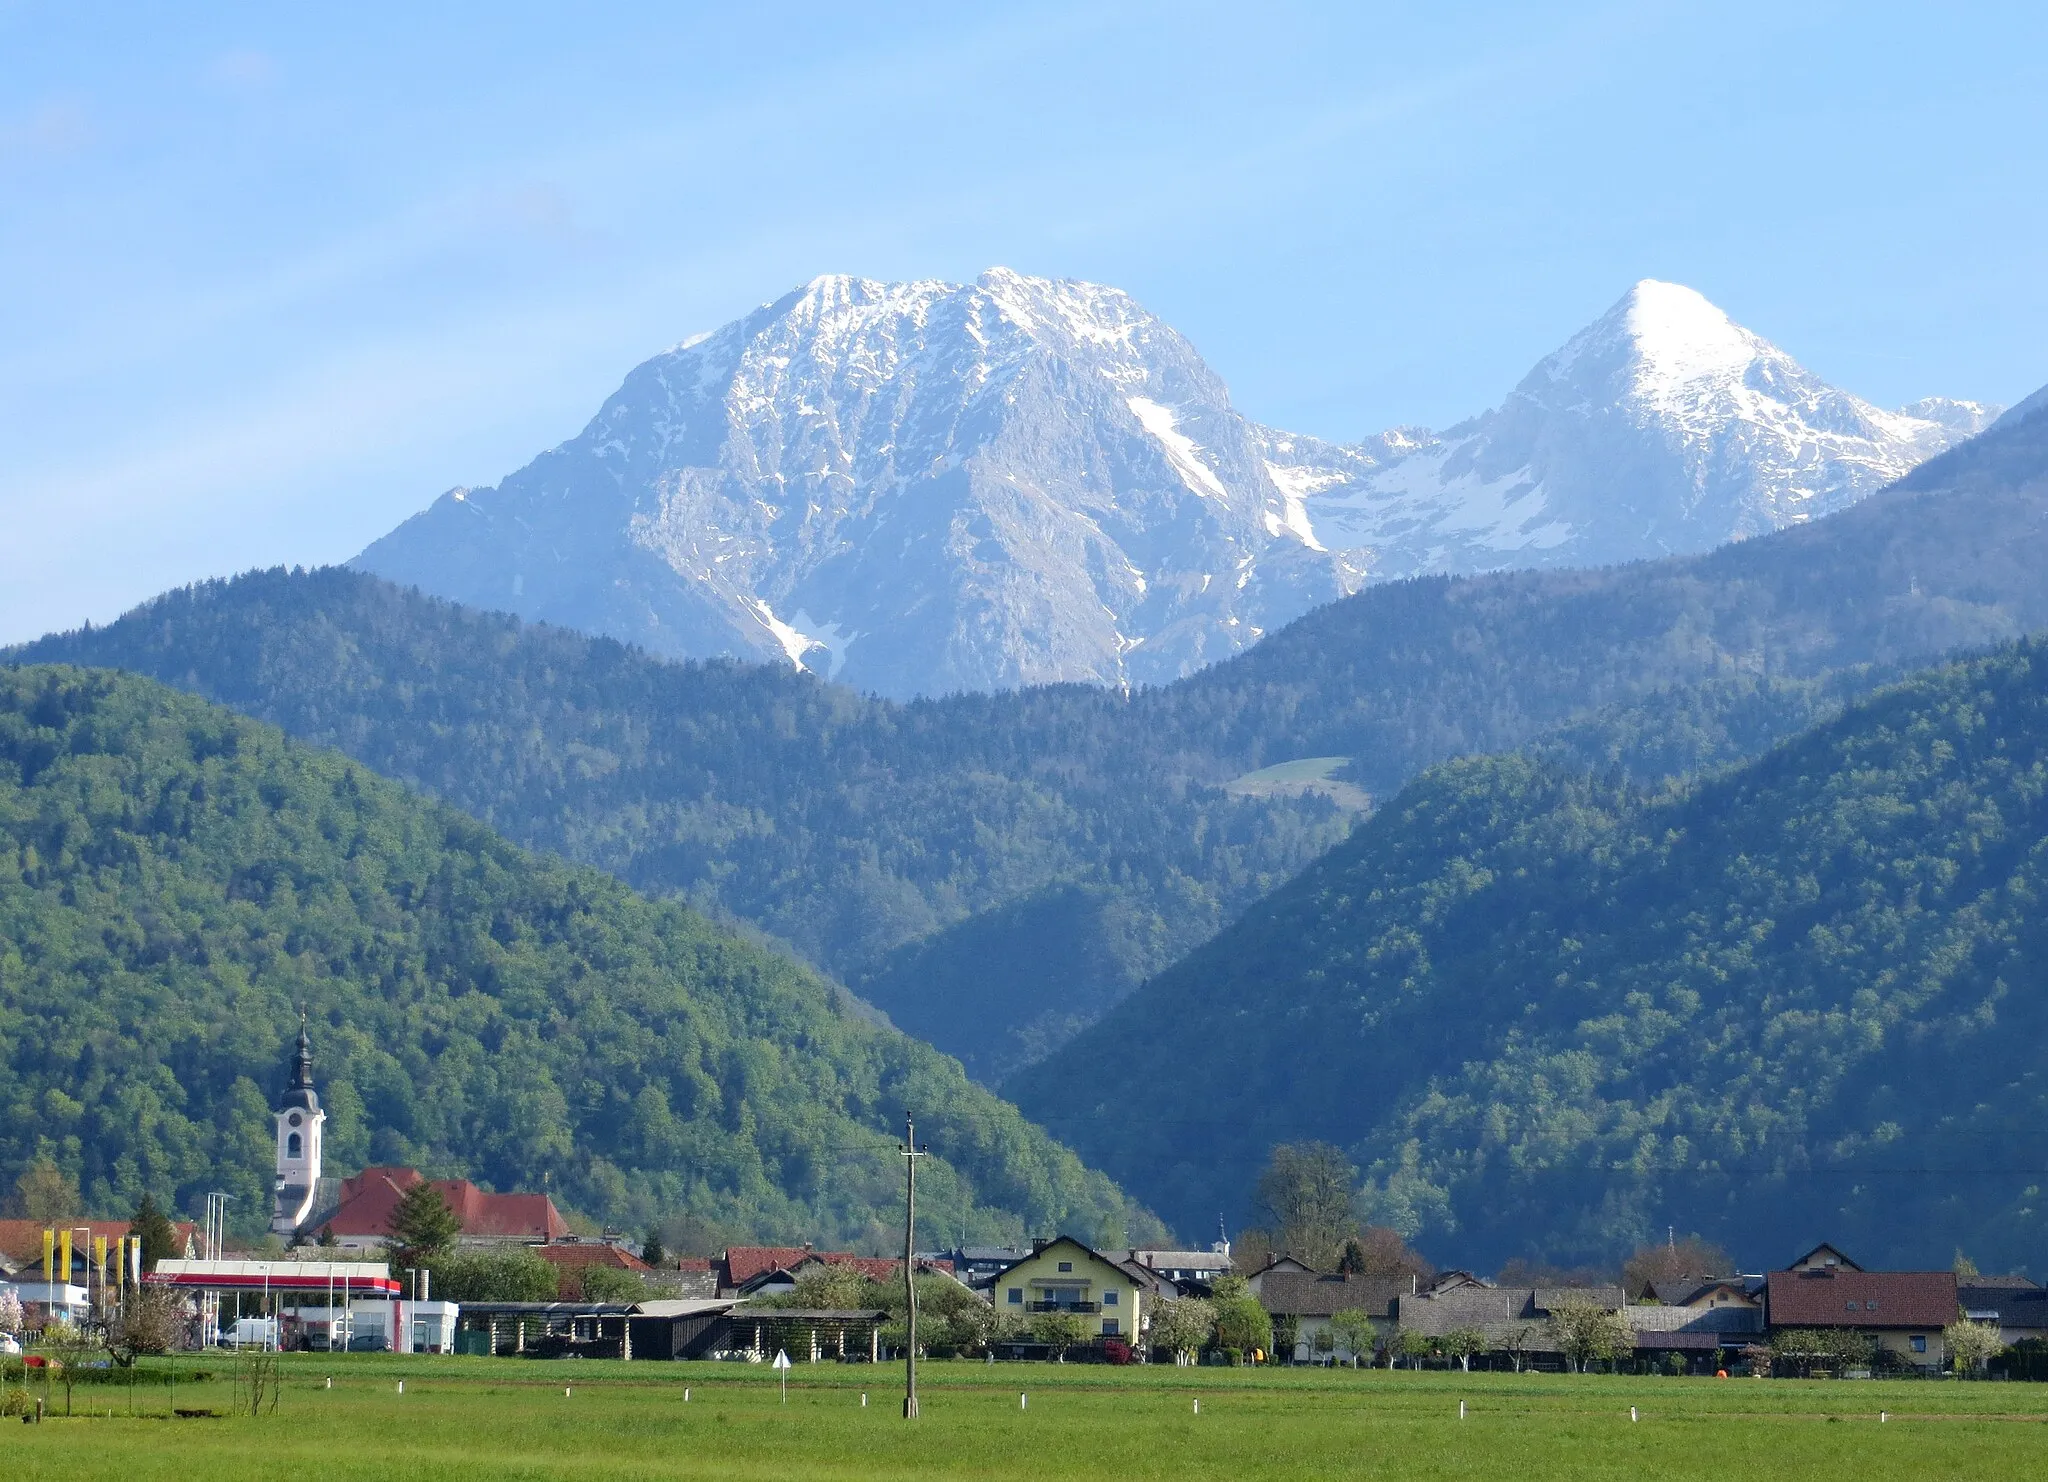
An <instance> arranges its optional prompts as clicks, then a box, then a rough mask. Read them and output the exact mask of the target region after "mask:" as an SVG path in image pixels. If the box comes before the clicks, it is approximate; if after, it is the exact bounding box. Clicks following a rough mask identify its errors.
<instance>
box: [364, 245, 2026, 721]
mask: <svg viewBox="0 0 2048 1482" xmlns="http://www.w3.org/2000/svg"><path fill="white" fill-rule="evenodd" d="M1989 415H1990V409H1986V408H1982V407H1978V406H1975V405H1972V404H1968V403H1960V402H1928V403H1922V404H1921V405H1919V406H1917V407H1913V408H1908V409H1907V410H1905V411H1902V412H1883V411H1879V410H1878V409H1876V408H1874V407H1871V406H1869V405H1867V404H1865V403H1863V402H1861V401H1858V400H1857V399H1856V398H1855V397H1853V396H1849V395H1847V394H1846V393H1844V392H1841V391H1837V390H1834V389H1833V388H1831V387H1829V386H1827V385H1825V384H1823V383H1822V382H1820V381H1819V380H1817V379H1816V378H1815V377H1813V376H1812V375H1811V374H1809V373H1808V372H1806V371H1805V370H1803V369H1801V368H1800V367H1799V366H1798V365H1797V364H1796V363H1795V362H1793V361H1792V360H1791V359H1790V358H1789V357H1787V356H1786V355H1785V354H1783V352H1781V351H1779V350H1776V349H1774V348H1773V347H1772V346H1770V345H1769V344H1767V343H1765V342H1764V341H1763V340H1761V339H1758V338H1757V337H1756V336H1754V335H1752V334H1750V333H1749V332H1748V331H1746V330H1743V329H1741V328H1740V327H1738V326H1736V325H1735V324H1733V323H1731V322H1730V321H1729V320H1728V318H1727V316H1726V315H1724V314H1722V313H1721V312H1720V311H1719V310H1717V309H1715V308H1714V307H1713V306H1712V305H1711V304H1709V303H1707V302H1706V300H1704V299H1703V298H1701V297H1700V296H1699V295H1698V294H1695V293H1693V292H1691V291H1690V290H1688V289H1684V288H1678V287H1675V286H1673V285H1670V284H1660V283H1649V282H1645V283H1642V284H1638V285H1637V286H1636V287H1635V288H1634V289H1632V290H1631V291H1630V293H1629V294H1628V296H1627V297H1626V298H1624V299H1623V300H1622V302H1621V303H1620V304H1617V305H1616V306H1615V308H1614V309H1613V310H1612V311H1611V312H1610V313H1608V314H1607V315H1606V316H1605V317H1603V318H1602V319H1601V320H1600V321H1599V322H1598V323H1596V324H1594V325H1592V326H1591V327H1589V328H1588V329H1586V330H1585V331H1583V332H1582V333H1581V334H1579V335H1577V336H1575V337H1574V338H1573V339H1572V341H1571V342H1570V343H1569V344H1568V345H1566V346H1565V347H1564V348H1563V349H1562V350H1560V351H1558V352H1557V353H1556V354H1554V355H1552V356H1550V357H1549V358H1547V359H1546V360H1544V361H1543V362H1542V363H1541V364H1540V365H1538V366H1537V368H1536V369H1535V370H1534V371H1532V372H1531V373H1530V375H1529V376H1528V378H1527V379H1526V380H1524V381H1523V383H1522V384H1521V386H1519V387H1517V388H1516V390H1515V392H1514V393H1513V394H1512V395H1511V396H1510V397H1509V398H1508V400H1507V401H1506V402H1505V403H1503V404H1502V406H1501V407H1499V408H1497V409H1496V410H1494V411H1492V412H1488V413H1486V414H1485V415H1484V416H1481V417H1478V418H1476V419H1474V420H1473V421H1471V422H1468V423H1465V424H1462V425H1461V426H1459V427H1455V428H1452V429H1451V430H1450V431H1448V432H1446V433H1443V434H1441V435H1434V434H1431V433H1429V432H1427V431H1425V430H1422V429H1413V428H1402V429H1396V430H1394V431H1391V432H1387V433H1383V434H1381V435H1380V436H1378V437H1376V438H1373V439H1370V440H1368V441H1366V442H1364V443H1358V444H1352V445H1336V444H1331V443H1326V442H1323V441H1320V440H1318V439H1315V438H1311V437H1306V436H1301V435H1297V434H1290V433H1284V432H1279V431H1276V430H1274V429H1271V428H1266V427H1261V426H1258V425H1256V424H1253V423H1251V422H1248V421H1247V420H1246V419H1245V418H1243V417H1241V416H1240V415H1238V413H1237V412H1236V411H1234V410H1233V409H1232V407H1231V405H1230V398H1229V394H1228V392H1227V391H1226V390H1225V388H1224V386H1223V383H1222V381H1221V380H1220V379H1219V378H1218V377H1217V376H1216V374H1215V373H1214V372H1213V371H1211V370H1210V369H1209V367H1208V366H1206V365H1205V364H1203V362H1202V360H1201V358H1200V357H1199V356H1198V355H1196V354H1195V352H1194V350H1193V348H1192V347H1190V346H1189V345H1188V343H1187V342H1186V341H1185V340H1183V339H1182V338H1181V337H1180V336H1179V335H1178V334H1176V333H1175V332H1174V331H1173V330H1172V329H1171V328H1169V327H1168V326H1167V325H1165V324H1163V323H1161V322H1160V321H1159V320H1158V319H1156V318H1154V317H1153V316H1152V315H1150V314H1148V313H1146V312H1145V311H1144V310H1143V309H1142V308H1141V307H1139V306H1138V304H1136V303H1135V302H1134V301H1133V300H1132V299H1131V298H1130V297H1129V296H1128V295H1126V294H1123V293H1120V292H1118V291H1116V290H1115V289H1111V288H1104V287H1100V286H1097V285H1095V284H1089V283H1076V282H1052V281H1047V280H1044V279H1036V278H1027V277H1023V276H1021V275H1019V274H1016V273H1012V272H1009V271H1007V270H1004V269H994V270H992V271H990V272H988V273H985V274H983V275H982V276H981V277H980V278H979V279H977V280H976V281H975V282H974V283H971V284H967V285H956V284H948V283H937V282H922V283H899V284H883V283H874V282H868V281H866V280H863V279H856V278H845V277H827V278H820V279H818V280H816V281H815V282H813V283H811V284H810V285H808V286H807V287H805V288H803V289H801V290H799V291H797V292H795V293H792V294H790V295H788V296H787V297H785V298H783V299H780V300H778V301H777V302H775V303H772V304H768V305H765V306H763V307H762V308H760V309H758V310H756V311H755V312H754V313H753V314H750V315H748V316H747V317H746V318H744V319H741V320H738V321H736V322H734V323H732V324H729V325H727V326H726V327H725V328H723V329H720V330H718V331H717V332H715V333H713V334H710V335H706V336H702V337H700V338H698V339H696V340H694V341H690V342H687V343H685V344H683V345H681V346H679V347H677V348H676V349H674V350H671V351H669V352H668V353H666V354H663V355H659V356H657V357H655V358H654V359H652V360H650V361H648V362H647V363H646V364H644V365H642V366H640V367H639V368H638V369H636V370H635V371H633V373H632V374H631V375H629V376H628V377H627V378H626V381H625V384H624V385H623V386H621V387H620V388H619V390H618V392H617V393H616V394H615V395H613V396H612V398H611V399H610V400H609V401H607V402H606V403H605V405H604V407H603V408H602V409H601V410H600V411H599V413H598V414H597V416H596V418H595V419H594V420H593V421H592V422H591V423H590V425H589V426H588V427H587V428H585V429H584V431H583V432H582V433H581V434H580V435H579V436H578V437H576V438H574V439H572V440H571V441H569V442H567V443H564V444H562V445H561V446H560V447H558V448H555V449H553V450H551V451H549V452H547V453H544V454H542V455H541V456H540V457H539V458H536V459H535V460H534V461H533V462H532V463H530V464H529V465H527V466H526V467H525V468H523V469H521V470H519V472H517V473H515V474H513V475H512V476H511V477H509V478H507V479H506V480H505V481H504V482H503V483H502V484H500V485H498V486H497V487H496V488H490V489H457V490H453V491H451V492H449V493H448V494H446V495H443V496H442V497H441V498H440V499H439V500H438V501H436V502H435V504H434V505H433V506H432V507H431V508H429V509H428V510H426V511H425V512H424V513H422V514H420V515H419V516H417V517H415V518H414V519H412V520H409V521H407V522H406V523H405V524H404V525H402V526H401V527H399V529H397V530H395V531H393V532H392V533H391V534H390V535H388V536H386V537H384V538H383V539H382V540H379V541H378V542H376V543H375V544H374V545H372V546H371V547H370V548H369V549H368V550H366V551H364V552H363V554H362V555H361V556H360V557H358V558H357V561H356V564H357V565H359V566H361V567H363V568H365V569H367V570H369V571H372V572H375V573H377V574H379V575H381V576H386V577H389V578H392V579H393V580H397V581H402V582H407V583H411V584H415V585H417V586H420V587H422V588H423V589H425V590H427V591H430V592H433V593H436V594H438V595H441V596H446V597H450V598H454V599H456V600H458V601H462V602H468V603H472V604H475V605H478V606H483V607H492V608H500V609H508V610H511V611H514V612H518V613H520V614H521V615H523V616H526V617H529V618H534V619H542V620H546V621H550V622H555V623H560V624H563V625H565V626H569V627H576V628H582V629H587V630H591V631H596V632H603V633H609V634H613V635H615V636H617V637H620V638H624V639H627V640H630V641H633V642H636V643H640V644H642V645H644V646H646V647H647V648H649V649H651V650H652V651H654V652H656V653H660V654H666V655H675V656H708V655H715V654H733V655H738V656H742V657H749V658H759V659H768V660H778V661H786V662H790V663H795V664H801V665H803V666H805V667H808V668H810V669H813V670H815V671H817V672H818V673H821V674H824V675H828V676H830V677H832V678H836V679H839V680H842V681H845V682H847V683H850V684H853V685H856V686H858V687H860V688H863V689H868V690H874V691H877V692H880V693H883V694H887V695H894V696H908V695H914V694H936V693H944V692H947V691H952V690H967V689H990V688H1001V687H1008V686H1014V685H1023V684H1034V683H1044V682H1051V681H1065V680H1072V681H1082V682H1088V683H1097V684H1110V685H1129V684H1134V683H1150V682H1163V681H1166V680H1171V679H1173V678H1176V677H1178V676H1180V675H1183V674H1186V673H1189V672H1190V671H1192V670H1194V669H1197V668H1200V667H1201V666H1203V665H1205V664H1208V663H1211V662H1213V661H1215V660H1217V659H1219V658H1224V657H1227V656H1228V655H1230V654H1232V653H1235V652H1237V651H1239V650H1240V649H1242V648H1244V647H1245V646H1247V645H1248V644H1251V643H1253V642H1255V641H1256V640H1257V639H1258V638H1259V636H1260V635H1261V634H1262V633H1264V632H1266V631H1268V630H1270V629H1271V628H1273V627H1276V626H1278V625H1279V624H1282V623H1285V622H1287V621H1289V620H1291V619H1293V618H1295V617H1297V616H1299V615H1300V614H1301V613H1303V612H1305V611H1307V610H1308V609H1309V608H1310V607H1313V606H1316V605H1318V604H1320V603H1323V602H1327V601H1330V600H1332V599H1334V598H1336V597H1339V596H1342V595H1344V594H1346V593H1348V592H1350V591H1352V590H1354V589H1355V588H1356V587H1357V586H1358V585H1360V583H1361V582H1363V581H1364V580H1367V579H1374V580H1378V579H1387V578H1393V577H1400V576H1407V575H1413V574H1417V573H1420V572H1428V571H1476V570H1487V569H1494V568H1499V567H1505V566H1528V565H1563V564H1588V563H1598V562H1607V561H1616V560H1625V559H1630V558H1633V557H1638V556H1646V555H1657V554H1663V553H1666V552H1671V551H1689V550H1699V549H1704V548H1706V547H1708V546H1712V545H1715V544H1719V543H1720V542H1723V541H1726V540H1729V539H1733V538H1738V537H1741V536H1745V535H1751V534H1756V533H1758V532H1760V531H1765V530H1771V529H1777V528H1779V527H1781V526H1783V525H1786V524H1791V523H1796V522H1798V521H1801V520H1806V519H1811V518H1813V517H1815V516H1817V515H1820V514H1825V513H1828V512H1830V511H1832V510H1835V509H1838V508H1841V507H1842V506H1844V505H1845V504H1848V503H1850V502H1852V501H1853V500H1855V499H1857V498H1860V497H1862V495H1864V494H1866V493H1868V492H1870V491H1871V490H1873V489H1875V488H1877V487H1879V486H1880V485H1882V484H1884V483H1886V482H1888V481H1890V480H1891V479H1892V478H1895V477H1897V476H1898V475H1899V474H1900V473H1903V472H1904V471H1905V470H1906V469H1908V468H1910V467H1912V466H1913V465H1914V464H1915V463H1917V462H1919V461H1920V460H1922V459H1924V458H1926V457H1928V456H1931V455H1932V454H1934V453H1936V452H1939V451H1941V450H1942V449H1943V448H1945V447H1947V446H1949V445H1950V444H1952V443H1953V442H1955V441H1957V440H1959V439H1961V438H1963V437H1966V436H1968V435H1970V434H1971V433H1973V432H1974V431H1976V430H1977V429H1978V428H1979V427H1980V426H1982V425H1983V423H1984V422H1985V421H1986V420H1988V417H1989Z"/></svg>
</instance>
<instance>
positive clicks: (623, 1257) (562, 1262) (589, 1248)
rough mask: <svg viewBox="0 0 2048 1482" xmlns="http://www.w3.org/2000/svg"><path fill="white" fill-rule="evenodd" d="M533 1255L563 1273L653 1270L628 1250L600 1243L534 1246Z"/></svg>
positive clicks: (584, 1242)
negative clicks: (593, 1269)
mask: <svg viewBox="0 0 2048 1482" xmlns="http://www.w3.org/2000/svg"><path fill="white" fill-rule="evenodd" d="M530 1248H531V1250H532V1251H533V1253H534V1254H535V1255H537V1256H539V1257H540V1258H541V1259H542V1260H543V1261H546V1262H547V1263H548V1264H549V1265H550V1266H556V1267H559V1268H561V1269H562V1270H564V1271H585V1270H588V1269H589V1268H590V1267H592V1266H611V1267H613V1268H615V1269H617V1270H620V1271H652V1270H653V1269H654V1268H653V1267H652V1266H650V1265H648V1264H647V1263H646V1262H645V1261H643V1260H641V1259H640V1258H639V1257H638V1256H636V1255H634V1254H633V1253H632V1252H631V1251H629V1250H620V1249H619V1248H618V1247H617V1246H616V1245H606V1244H604V1243H603V1242H601V1241H596V1240H591V1241H578V1242H576V1243H575V1244H573V1245H536V1246H532V1247H530Z"/></svg>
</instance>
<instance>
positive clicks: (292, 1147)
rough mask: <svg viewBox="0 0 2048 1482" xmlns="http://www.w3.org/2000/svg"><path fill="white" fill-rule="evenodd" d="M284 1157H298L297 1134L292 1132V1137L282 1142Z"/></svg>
mask: <svg viewBox="0 0 2048 1482" xmlns="http://www.w3.org/2000/svg"><path fill="white" fill-rule="evenodd" d="M284 1155H285V1156H286V1157H287V1158H296V1157H298V1155H299V1134H298V1133H296V1132H294V1133H293V1134H292V1135H291V1136H290V1137H287V1138H286V1139H285V1140H284Z"/></svg>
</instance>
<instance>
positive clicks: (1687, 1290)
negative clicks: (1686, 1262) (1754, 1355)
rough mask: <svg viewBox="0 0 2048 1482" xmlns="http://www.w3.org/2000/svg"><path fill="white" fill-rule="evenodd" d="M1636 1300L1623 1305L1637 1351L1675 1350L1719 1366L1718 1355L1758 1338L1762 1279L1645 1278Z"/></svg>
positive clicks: (1694, 1362) (1655, 1354) (1667, 1352)
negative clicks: (1661, 1279)
mask: <svg viewBox="0 0 2048 1482" xmlns="http://www.w3.org/2000/svg"><path fill="white" fill-rule="evenodd" d="M1638 1295H1639V1297H1641V1298H1642V1300H1640V1301H1635V1302H1631V1303H1629V1304H1628V1306H1626V1307H1625V1308H1623V1309H1622V1316H1623V1317H1624V1318H1626V1319H1627V1321H1628V1325H1629V1327H1630V1329H1631V1330H1632V1331H1633V1332H1634V1333H1635V1345H1636V1353H1637V1354H1638V1355H1639V1356H1644V1357H1651V1358H1655V1357H1658V1356H1660V1355H1662V1356H1668V1355H1671V1354H1677V1355H1678V1356H1680V1357H1681V1358H1684V1359H1685V1360H1687V1361H1688V1363H1689V1364H1691V1365H1692V1366H1694V1367H1699V1368H1704V1367H1708V1366H1713V1367H1719V1365H1720V1364H1721V1363H1722V1361H1723V1355H1724V1354H1725V1353H1726V1352H1727V1351H1728V1350H1731V1349H1737V1348H1743V1347H1746V1346H1747V1345H1749V1344H1751V1343H1755V1342H1758V1341H1760V1340H1761V1339H1762V1336H1763V1331H1764V1302H1763V1282H1762V1280H1761V1279H1757V1280H1754V1281H1752V1280H1751V1279H1750V1278H1748V1277H1743V1276H1725V1277H1712V1278H1709V1279H1707V1280H1705V1281H1701V1280H1697V1279H1688V1280H1684V1281H1653V1282H1645V1283H1644V1284H1643V1286H1642V1287H1641V1288H1640V1289H1639V1291H1638Z"/></svg>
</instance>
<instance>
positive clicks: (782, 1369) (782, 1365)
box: [775, 1348, 789, 1405]
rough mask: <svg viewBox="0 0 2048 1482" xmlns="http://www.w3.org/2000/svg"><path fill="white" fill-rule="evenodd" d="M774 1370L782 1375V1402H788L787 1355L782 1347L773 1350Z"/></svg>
mask: <svg viewBox="0 0 2048 1482" xmlns="http://www.w3.org/2000/svg"><path fill="white" fill-rule="evenodd" d="M775 1370H776V1372H777V1373H778V1374H780V1375H781V1376H782V1403H783V1404H785V1405H787V1404H788V1403H789V1355H788V1354H787V1353H786V1352H784V1351H783V1350H782V1349H780V1348H778V1349H776V1350H775Z"/></svg>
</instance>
